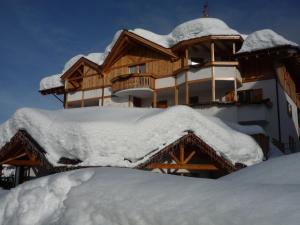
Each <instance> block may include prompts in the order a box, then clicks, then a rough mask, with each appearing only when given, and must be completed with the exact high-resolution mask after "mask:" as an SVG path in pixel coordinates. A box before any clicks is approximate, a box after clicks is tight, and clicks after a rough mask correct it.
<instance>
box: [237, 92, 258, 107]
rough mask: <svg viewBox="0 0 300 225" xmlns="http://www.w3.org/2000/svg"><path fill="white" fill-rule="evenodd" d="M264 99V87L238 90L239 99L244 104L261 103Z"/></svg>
mask: <svg viewBox="0 0 300 225" xmlns="http://www.w3.org/2000/svg"><path fill="white" fill-rule="evenodd" d="M262 100H263V90H262V89H250V90H243V91H239V92H238V101H239V102H240V103H244V104H255V103H261V102H262Z"/></svg>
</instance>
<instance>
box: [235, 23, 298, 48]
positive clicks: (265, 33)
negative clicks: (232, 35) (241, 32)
mask: <svg viewBox="0 0 300 225" xmlns="http://www.w3.org/2000/svg"><path fill="white" fill-rule="evenodd" d="M280 46H298V44H296V43H294V42H291V41H289V40H287V39H285V38H284V37H282V36H281V35H279V34H277V33H275V32H274V31H272V30H269V29H265V30H259V31H256V32H254V33H252V34H250V35H248V37H247V38H246V40H245V41H244V43H243V46H242V48H241V50H240V51H239V52H238V53H245V52H253V51H257V50H263V49H268V48H275V47H280Z"/></svg>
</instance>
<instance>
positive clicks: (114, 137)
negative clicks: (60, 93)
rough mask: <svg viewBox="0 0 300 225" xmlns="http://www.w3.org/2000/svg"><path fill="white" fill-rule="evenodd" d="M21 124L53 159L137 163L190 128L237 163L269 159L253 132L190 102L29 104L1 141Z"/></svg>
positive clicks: (1, 132)
mask: <svg viewBox="0 0 300 225" xmlns="http://www.w3.org/2000/svg"><path fill="white" fill-rule="evenodd" d="M19 129H25V130H26V131H27V132H28V133H29V134H30V135H31V136H32V137H33V138H34V139H35V140H36V141H37V142H38V143H39V144H40V145H41V146H42V147H43V148H44V149H45V150H46V151H47V155H46V157H47V159H48V160H49V161H50V163H52V164H53V165H58V164H57V162H58V161H59V159H60V158H61V157H66V158H70V159H77V158H79V159H80V160H81V161H83V162H82V164H81V165H82V166H85V165H88V166H93V165H95V166H118V167H135V166H137V165H139V164H140V163H143V162H144V161H146V160H147V159H148V158H150V157H151V156H152V155H154V154H155V153H157V152H158V151H160V150H161V149H163V148H164V147H166V146H167V145H169V144H171V143H173V142H174V141H176V140H178V139H179V138H181V137H182V136H184V135H185V134H187V131H188V130H192V131H194V133H195V135H197V136H198V137H199V138H201V139H202V140H203V141H204V142H206V143H207V144H208V145H210V146H211V147H212V148H213V149H214V150H215V151H216V152H217V153H218V154H219V155H222V156H224V157H225V158H227V159H228V160H230V161H231V162H232V163H233V164H235V163H236V162H240V163H244V164H246V165H252V164H256V163H259V162H261V161H262V159H263V153H262V151H261V149H260V147H259V146H258V145H257V143H256V142H255V141H254V140H253V139H252V138H251V137H249V136H248V135H245V134H242V133H240V132H237V131H235V130H233V129H232V128H230V127H229V126H226V125H225V124H223V125H220V122H218V123H216V122H215V121H214V120H211V119H210V118H208V117H206V116H204V115H202V114H200V113H199V112H197V111H195V110H194V109H192V108H189V107H186V106H176V107H172V108H169V109H167V110H161V109H137V108H125V109H124V108H117V109H116V108H105V107H104V108H102V107H92V108H85V109H69V110H58V111H47V110H38V109H30V108H25V109H21V110H18V111H17V112H16V113H15V114H14V116H13V117H12V118H11V119H10V120H8V121H7V122H6V123H4V124H3V125H1V126H0V147H2V146H4V144H5V143H6V142H8V141H9V140H10V139H11V138H12V137H13V136H14V134H15V133H16V132H17V131H18V130H19ZM145 156H146V157H145ZM143 157H144V158H143ZM126 159H128V160H126Z"/></svg>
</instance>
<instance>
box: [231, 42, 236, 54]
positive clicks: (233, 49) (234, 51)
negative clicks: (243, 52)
mask: <svg viewBox="0 0 300 225" xmlns="http://www.w3.org/2000/svg"><path fill="white" fill-rule="evenodd" d="M232 53H233V54H235V53H236V45H235V42H233V44H232Z"/></svg>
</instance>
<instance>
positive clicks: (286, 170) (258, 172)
mask: <svg viewBox="0 0 300 225" xmlns="http://www.w3.org/2000/svg"><path fill="white" fill-rule="evenodd" d="M299 162H300V153H297V154H290V155H285V156H280V157H277V158H274V159H270V160H268V161H265V162H262V163H259V164H257V165H255V166H252V167H249V168H245V169H242V170H240V171H238V172H236V173H232V174H230V175H227V176H225V177H222V178H220V179H222V180H224V181H234V182H240V183H259V184H297V185H300V174H299V171H300V163H299ZM299 188H300V187H299ZM299 190H300V189H299Z"/></svg>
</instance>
